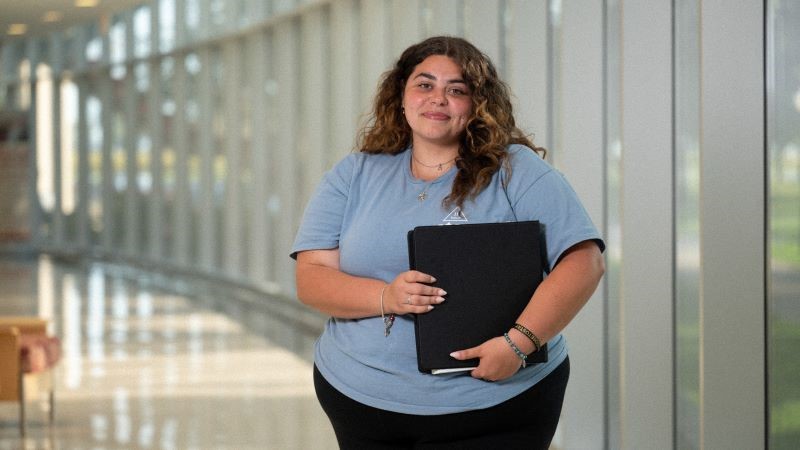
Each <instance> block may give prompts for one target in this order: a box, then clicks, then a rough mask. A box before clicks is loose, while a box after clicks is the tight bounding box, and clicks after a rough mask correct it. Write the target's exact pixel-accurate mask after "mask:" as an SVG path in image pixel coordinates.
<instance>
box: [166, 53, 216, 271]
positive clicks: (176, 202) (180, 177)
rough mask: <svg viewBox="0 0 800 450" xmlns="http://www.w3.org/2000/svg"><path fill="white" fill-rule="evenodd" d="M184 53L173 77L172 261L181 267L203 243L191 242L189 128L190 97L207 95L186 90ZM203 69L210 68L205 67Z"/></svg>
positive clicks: (194, 225)
mask: <svg viewBox="0 0 800 450" xmlns="http://www.w3.org/2000/svg"><path fill="white" fill-rule="evenodd" d="M185 61H186V60H185V58H184V55H183V54H176V55H175V72H174V74H173V77H172V80H170V82H171V83H172V93H173V96H174V98H173V99H174V101H175V115H174V116H173V117H172V124H173V128H172V140H171V142H172V145H173V150H174V151H175V163H176V166H175V197H174V199H173V202H172V205H171V207H172V223H171V224H170V225H171V226H172V245H173V247H172V261H174V262H175V263H177V264H179V265H180V266H183V267H185V266H191V265H192V264H196V261H191V260H190V258H189V254H190V247H191V246H192V245H199V243H196V242H191V238H192V235H193V233H192V231H191V230H192V229H193V227H196V228H199V226H200V225H199V224H193V223H192V217H191V216H192V211H191V204H192V199H191V198H190V193H189V148H188V143H187V139H188V136H187V131H186V96H187V94H188V95H204V94H203V93H202V92H186V91H187V87H186V62H185ZM203 70H206V71H207V70H208V68H207V67H204V68H203Z"/></svg>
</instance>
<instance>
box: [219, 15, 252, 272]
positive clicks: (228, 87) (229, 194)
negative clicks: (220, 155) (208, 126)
mask: <svg viewBox="0 0 800 450" xmlns="http://www.w3.org/2000/svg"><path fill="white" fill-rule="evenodd" d="M228 13H229V14H230V13H231V10H230V8H229V11H228ZM241 52H242V49H241V43H240V41H239V40H235V39H230V40H228V41H227V42H225V44H224V46H223V48H222V58H223V62H224V67H225V71H224V75H223V81H222V83H223V85H224V86H225V92H226V95H225V96H224V101H223V105H222V107H223V108H224V109H225V139H224V146H225V159H226V161H227V174H226V177H225V206H224V211H225V213H224V215H223V216H224V218H223V223H222V226H223V231H222V236H223V239H224V240H225V246H224V254H223V255H222V259H223V267H224V268H225V272H226V273H227V275H229V276H233V277H238V276H240V269H241V265H242V264H241V261H242V192H241V191H242V190H241V181H240V180H239V178H240V176H241V173H240V160H241V158H240V156H241V153H242V134H241V125H240V124H241V118H240V117H241V116H240V114H239V112H240V110H241V103H240V101H239V94H241V93H242V87H241V83H240V80H241V77H240V76H239V75H240V73H241V72H240V71H241V69H242V67H241V66H242V53H241ZM245 95H248V94H247V93H245Z"/></svg>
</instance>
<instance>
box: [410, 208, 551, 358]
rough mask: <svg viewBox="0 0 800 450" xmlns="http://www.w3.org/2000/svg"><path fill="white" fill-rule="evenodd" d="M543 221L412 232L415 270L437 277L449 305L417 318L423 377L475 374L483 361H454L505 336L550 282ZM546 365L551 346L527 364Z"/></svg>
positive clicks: (416, 331) (417, 335) (437, 283)
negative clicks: (543, 284) (545, 275)
mask: <svg viewBox="0 0 800 450" xmlns="http://www.w3.org/2000/svg"><path fill="white" fill-rule="evenodd" d="M543 249H544V246H543V244H542V231H541V229H540V226H539V222H538V221H523V222H503V223H485V224H463V225H437V226H420V227H416V228H414V229H413V230H411V231H409V232H408V255H409V263H410V266H411V269H413V270H418V271H420V272H424V273H427V274H429V275H433V276H434V277H435V278H436V282H435V283H434V284H433V285H434V286H437V287H441V288H442V289H444V290H445V291H447V295H446V296H445V299H446V300H445V301H444V302H443V303H441V304H439V305H436V306H435V307H434V309H433V310H432V311H430V312H428V313H425V314H418V315H416V316H415V333H416V341H417V364H418V366H419V370H420V371H421V372H427V373H434V374H438V373H448V372H455V371H462V370H470V369H472V368H474V367H476V366H477V364H478V360H477V359H472V360H466V361H459V360H456V359H453V358H452V357H451V356H450V353H452V352H453V351H455V350H463V349H467V348H471V347H475V346H477V345H480V344H482V343H483V342H485V341H487V340H488V339H490V338H493V337H496V336H502V335H503V333H505V332H507V331H508V330H509V329H510V328H511V327H512V326H513V325H514V323H515V322H516V320H517V318H518V317H519V315H520V314H521V313H522V310H523V309H525V306H527V304H528V302H529V301H530V299H531V297H532V296H533V292H534V291H535V290H536V288H537V287H538V286H539V283H541V281H542V278H543V272H544V267H545V266H544V264H543ZM545 361H547V346H546V345H545V346H543V348H542V349H541V350H539V351H538V352H535V353H532V354H531V355H529V356H528V364H533V363H536V362H545Z"/></svg>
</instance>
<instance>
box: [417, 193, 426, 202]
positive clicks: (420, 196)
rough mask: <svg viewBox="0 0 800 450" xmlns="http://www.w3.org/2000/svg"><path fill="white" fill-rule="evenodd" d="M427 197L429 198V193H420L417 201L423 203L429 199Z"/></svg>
mask: <svg viewBox="0 0 800 450" xmlns="http://www.w3.org/2000/svg"><path fill="white" fill-rule="evenodd" d="M427 197H428V193H427V192H425V191H422V192H420V193H419V195H418V196H417V200H419V201H423V200H425V198H427Z"/></svg>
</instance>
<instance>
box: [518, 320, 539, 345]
mask: <svg viewBox="0 0 800 450" xmlns="http://www.w3.org/2000/svg"><path fill="white" fill-rule="evenodd" d="M514 329H515V330H517V331H519V332H520V333H522V334H524V335H525V337H527V338H528V339H530V340H531V342H533V347H534V350H533V351H534V352H538V351H539V350H540V349H541V348H542V341H540V340H539V338H538V337H537V336H536V335H535V334H533V332H532V331H531V330H529V329H527V328H525V326H523V325H521V324H519V323H515V324H514Z"/></svg>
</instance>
